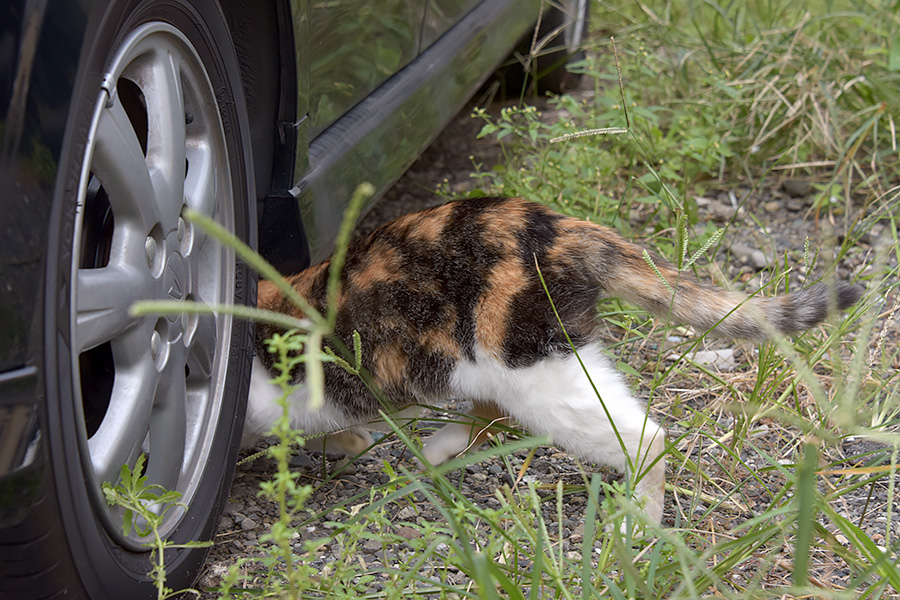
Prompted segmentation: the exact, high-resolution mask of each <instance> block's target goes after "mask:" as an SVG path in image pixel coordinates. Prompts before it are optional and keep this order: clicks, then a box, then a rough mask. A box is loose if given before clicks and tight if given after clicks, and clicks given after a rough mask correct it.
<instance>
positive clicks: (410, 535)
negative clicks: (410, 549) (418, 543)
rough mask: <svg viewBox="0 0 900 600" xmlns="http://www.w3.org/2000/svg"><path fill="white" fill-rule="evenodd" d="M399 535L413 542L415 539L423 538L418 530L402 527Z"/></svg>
mask: <svg viewBox="0 0 900 600" xmlns="http://www.w3.org/2000/svg"><path fill="white" fill-rule="evenodd" d="M397 535H399V536H400V537H402V538H403V539H405V540H412V539H415V538H420V537H422V534H421V533H419V531H418V530H417V529H413V528H412V527H405V526H400V527H398V528H397Z"/></svg>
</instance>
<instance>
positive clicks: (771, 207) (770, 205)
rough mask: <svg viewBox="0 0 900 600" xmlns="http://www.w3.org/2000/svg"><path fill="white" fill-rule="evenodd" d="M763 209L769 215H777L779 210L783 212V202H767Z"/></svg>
mask: <svg viewBox="0 0 900 600" xmlns="http://www.w3.org/2000/svg"><path fill="white" fill-rule="evenodd" d="M763 209H764V210H765V211H766V212H767V213H775V212H778V211H779V210H781V202H778V201H776V200H771V201H769V202H766V203H765V204H763Z"/></svg>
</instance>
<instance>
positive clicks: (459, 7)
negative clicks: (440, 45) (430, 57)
mask: <svg viewBox="0 0 900 600" xmlns="http://www.w3.org/2000/svg"><path fill="white" fill-rule="evenodd" d="M480 1H481V0H427V2H426V6H425V21H424V22H423V23H422V40H421V44H422V50H424V49H425V48H428V47H429V46H430V45H431V44H433V43H434V42H435V41H437V39H438V38H439V37H441V36H442V35H443V34H444V33H445V32H446V31H447V30H448V29H450V27H452V26H453V24H454V23H456V22H457V21H459V20H460V19H461V18H462V17H463V16H465V14H466V13H468V12H469V11H470V10H472V9H473V8H475V7H476V6H477V5H478V4H479V2H480Z"/></svg>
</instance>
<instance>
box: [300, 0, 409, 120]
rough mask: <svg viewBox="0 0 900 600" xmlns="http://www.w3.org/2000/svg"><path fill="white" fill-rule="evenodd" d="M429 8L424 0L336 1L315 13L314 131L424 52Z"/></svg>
mask: <svg viewBox="0 0 900 600" xmlns="http://www.w3.org/2000/svg"><path fill="white" fill-rule="evenodd" d="M424 13H425V9H424V0H382V1H381V2H370V1H369V0H336V1H333V2H328V3H323V4H322V5H321V6H317V7H316V8H315V9H314V10H312V11H310V12H309V48H308V52H309V78H308V81H309V86H310V87H309V98H310V105H309V120H310V128H311V131H312V135H313V136H315V135H317V134H319V133H321V132H322V131H323V130H324V129H325V128H326V127H328V126H329V125H331V124H332V123H334V122H335V121H336V120H337V119H338V118H339V117H340V116H341V115H343V114H344V113H346V112H347V111H348V110H350V108H352V107H353V106H355V105H356V104H357V103H358V102H359V101H360V100H362V99H363V98H365V97H366V96H368V95H369V94H370V93H371V92H372V91H373V90H374V89H375V88H377V87H378V86H379V85H381V84H382V83H383V82H384V81H385V80H386V79H388V78H389V77H390V76H391V75H393V74H394V73H396V72H397V71H399V70H400V69H402V68H403V67H405V66H406V65H408V64H409V63H410V62H411V61H412V60H413V59H414V58H415V57H416V56H417V55H418V53H419V47H420V43H419V42H420V32H421V24H422V19H423V17H424Z"/></svg>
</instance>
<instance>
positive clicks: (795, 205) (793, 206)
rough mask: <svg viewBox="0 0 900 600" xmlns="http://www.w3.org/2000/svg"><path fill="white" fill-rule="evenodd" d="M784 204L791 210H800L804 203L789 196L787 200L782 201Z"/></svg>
mask: <svg viewBox="0 0 900 600" xmlns="http://www.w3.org/2000/svg"><path fill="white" fill-rule="evenodd" d="M784 206H785V208H787V209H788V210H789V211H791V212H800V211H801V210H803V207H804V206H805V205H804V204H803V202H801V201H800V200H797V199H796V198H789V199H788V200H787V202H785V203H784Z"/></svg>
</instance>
